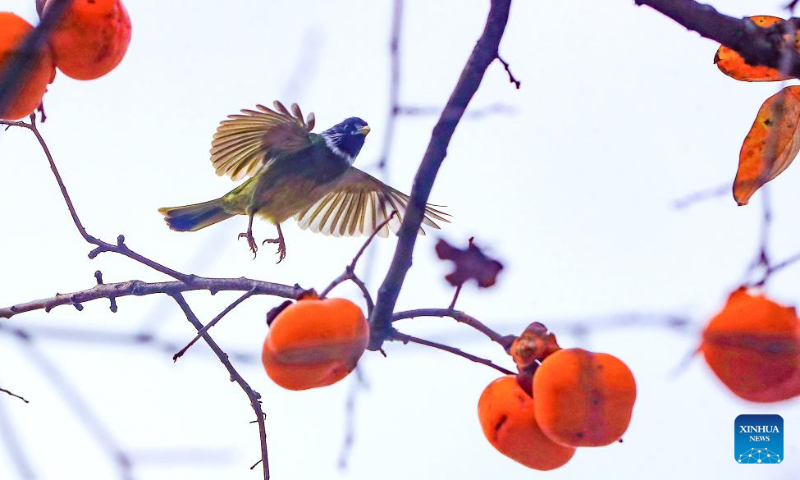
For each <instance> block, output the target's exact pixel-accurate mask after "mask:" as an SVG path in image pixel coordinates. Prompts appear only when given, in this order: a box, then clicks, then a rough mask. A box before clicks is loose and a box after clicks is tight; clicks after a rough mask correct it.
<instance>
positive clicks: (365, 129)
mask: <svg viewBox="0 0 800 480" xmlns="http://www.w3.org/2000/svg"><path fill="white" fill-rule="evenodd" d="M371 130H372V129H371V128H369V125H364V126H363V127H361V128H359V129H358V133H360V134H361V135H364V136H365V137H366V136H367V134H368V133H369V132H370V131H371Z"/></svg>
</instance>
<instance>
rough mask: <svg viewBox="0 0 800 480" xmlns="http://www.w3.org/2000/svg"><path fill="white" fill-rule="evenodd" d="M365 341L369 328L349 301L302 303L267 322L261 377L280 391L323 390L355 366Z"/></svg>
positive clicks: (307, 300)
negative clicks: (267, 331) (268, 323)
mask: <svg viewBox="0 0 800 480" xmlns="http://www.w3.org/2000/svg"><path fill="white" fill-rule="evenodd" d="M368 341H369V324H368V323H367V320H366V319H365V318H364V314H363V313H362V312H361V309H360V308H358V306H357V305H356V304H354V303H353V302H351V301H349V300H345V299H343V298H331V299H323V300H318V299H303V300H299V301H298V302H296V303H293V304H292V305H289V306H288V307H286V308H285V309H284V310H282V311H281V312H280V313H279V314H277V316H276V317H275V319H274V320H273V321H272V323H271V325H270V329H269V333H268V334H267V338H266V339H265V340H264V349H263V351H262V355H261V359H262V360H263V362H264V369H265V370H266V371H267V375H268V376H269V377H270V378H271V379H272V380H273V381H274V382H275V383H277V384H278V385H280V386H282V387H284V388H287V389H289V390H306V389H309V388H315V387H324V386H326V385H330V384H332V383H336V382H338V381H339V380H341V379H342V378H344V377H346V376H347V374H348V373H350V372H351V371H352V370H353V369H354V368H355V366H356V363H358V359H359V358H361V355H362V354H363V353H364V350H365V349H366V348H367V342H368Z"/></svg>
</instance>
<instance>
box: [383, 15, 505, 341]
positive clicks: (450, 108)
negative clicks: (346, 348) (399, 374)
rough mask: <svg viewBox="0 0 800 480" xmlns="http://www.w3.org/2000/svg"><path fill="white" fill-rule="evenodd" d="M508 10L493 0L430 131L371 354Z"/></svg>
mask: <svg viewBox="0 0 800 480" xmlns="http://www.w3.org/2000/svg"><path fill="white" fill-rule="evenodd" d="M510 8H511V0H492V2H491V7H490V9H489V14H488V16H487V19H486V26H485V28H484V31H483V33H482V35H481V37H480V38H479V39H478V42H477V44H476V45H475V48H474V49H473V50H472V54H471V55H470V57H469V59H468V60H467V63H466V65H465V66H464V69H463V71H462V72H461V76H460V77H459V79H458V83H457V84H456V87H455V89H454V90H453V93H452V94H451V95H450V99H449V100H448V101H447V105H446V106H445V108H444V110H443V111H442V115H441V116H440V117H439V120H438V122H437V123H436V126H435V127H434V128H433V132H432V134H431V139H430V142H429V143H428V148H427V149H426V151H425V155H424V157H423V159H422V162H421V163H420V166H419V168H418V169H417V173H416V175H415V177H414V184H413V186H412V188H411V196H410V198H409V201H408V210H407V212H406V214H405V216H404V218H403V223H402V224H401V226H400V232H399V238H398V240H397V246H396V247H395V252H394V257H393V258H392V263H391V266H390V267H389V271H388V272H387V273H386V276H385V278H384V280H383V283H382V285H381V287H380V289H379V290H378V299H377V301H376V304H375V309H374V310H373V312H372V315H370V327H371V329H370V344H369V348H370V349H371V350H379V349H380V348H381V345H382V343H383V341H384V339H385V338H386V337H387V336H388V335H389V334H390V333H391V331H392V329H391V322H392V313H393V312H394V307H395V304H396V303H397V298H398V296H399V295H400V289H401V288H402V287H403V282H404V281H405V278H406V274H407V273H408V270H409V268H411V258H412V257H413V255H414V246H415V244H416V241H417V235H418V234H419V227H420V224H421V223H422V218H423V214H424V212H425V205H426V204H427V203H428V198H429V197H430V193H431V189H432V188H433V184H434V182H435V181H436V175H437V173H438V172H439V168H440V167H441V165H442V162H444V159H445V156H446V155H447V147H448V146H449V145H450V140H451V139H452V138H453V134H454V133H455V130H456V127H457V126H458V123H459V121H460V119H461V117H462V116H463V115H464V112H465V111H466V109H467V106H468V105H469V103H470V101H471V100H472V97H473V96H474V95H475V92H477V91H478V87H479V86H480V84H481V81H482V80H483V76H484V74H485V73H486V69H487V68H488V67H489V64H491V63H492V61H494V59H495V58H496V57H497V49H498V46H499V44H500V39H501V38H502V37H503V33H504V32H505V28H506V23H507V22H508V14H509V9H510Z"/></svg>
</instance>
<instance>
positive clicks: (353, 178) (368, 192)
mask: <svg viewBox="0 0 800 480" xmlns="http://www.w3.org/2000/svg"><path fill="white" fill-rule="evenodd" d="M408 198H409V197H408V195H406V194H404V193H401V192H399V191H397V190H395V189H394V188H392V187H390V186H389V185H386V184H385V183H383V182H381V181H380V180H378V179H377V178H375V177H373V176H371V175H369V174H366V173H364V172H362V171H361V170H359V169H357V168H350V170H348V171H347V173H345V174H344V176H343V177H342V179H341V180H340V181H339V183H337V184H336V186H335V187H334V189H333V190H332V191H331V192H330V193H328V194H327V195H325V196H324V197H322V198H321V199H320V200H319V201H318V202H316V203H315V204H314V205H312V206H310V207H309V208H307V209H305V210H303V211H302V212H300V213H298V214H297V215H295V217H294V218H295V220H297V223H298V225H300V228H303V229H306V228H308V229H310V230H311V231H313V232H321V233H324V234H325V235H333V236H335V237H340V236H345V237H354V236H359V235H371V234H372V233H373V232H374V231H375V229H376V228H377V227H378V225H380V224H381V223H382V222H383V221H385V220H386V219H387V218H388V217H389V215H391V214H392V212H393V211H395V210H396V211H397V215H395V217H394V218H392V220H391V221H389V223H388V225H385V226H384V227H383V228H381V230H380V231H379V232H378V235H380V236H381V237H386V236H387V235H388V234H389V230H390V229H391V230H392V231H393V232H395V233H397V231H398V230H399V229H400V224H401V223H402V221H403V217H404V216H405V213H406V209H407V208H408ZM434 207H435V205H433V206H432V205H430V204H429V205H427V206H426V207H425V216H424V217H423V219H422V224H423V225H427V226H429V227H432V228H437V229H438V228H439V225H437V224H436V222H437V221H439V222H448V223H449V222H450V220H448V219H447V218H446V217H448V216H449V215H448V214H447V213H445V212H443V211H441V210H437V209H436V208H434ZM420 234H422V235H424V234H425V231H424V230H423V229H422V228H420Z"/></svg>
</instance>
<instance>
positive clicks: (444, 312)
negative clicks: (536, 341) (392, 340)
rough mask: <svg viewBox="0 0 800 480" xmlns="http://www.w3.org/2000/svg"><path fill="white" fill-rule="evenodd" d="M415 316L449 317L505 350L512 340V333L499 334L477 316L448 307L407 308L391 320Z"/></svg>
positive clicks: (394, 315) (395, 320)
mask: <svg viewBox="0 0 800 480" xmlns="http://www.w3.org/2000/svg"><path fill="white" fill-rule="evenodd" d="M416 317H439V318H443V317H450V318H452V319H453V320H455V321H457V322H459V323H463V324H464V325H467V326H469V327H472V328H474V329H475V330H477V331H479V332H481V333H482V334H484V335H486V337H487V338H488V339H489V340H491V341H493V342H495V343H497V344H499V345H500V346H501V347H503V348H504V349H506V350H508V348H509V347H510V346H511V343H512V342H513V341H514V335H501V334H499V333H497V332H495V331H494V330H492V329H491V328H489V327H487V326H486V325H485V324H484V323H483V322H481V321H479V320H478V319H477V318H475V317H472V316H470V315H467V314H466V313H464V312H462V311H460V310H453V309H450V308H418V309H415V310H407V311H405V312H397V313H395V314H393V315H392V322H397V321H399V320H405V319H408V318H416Z"/></svg>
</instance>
